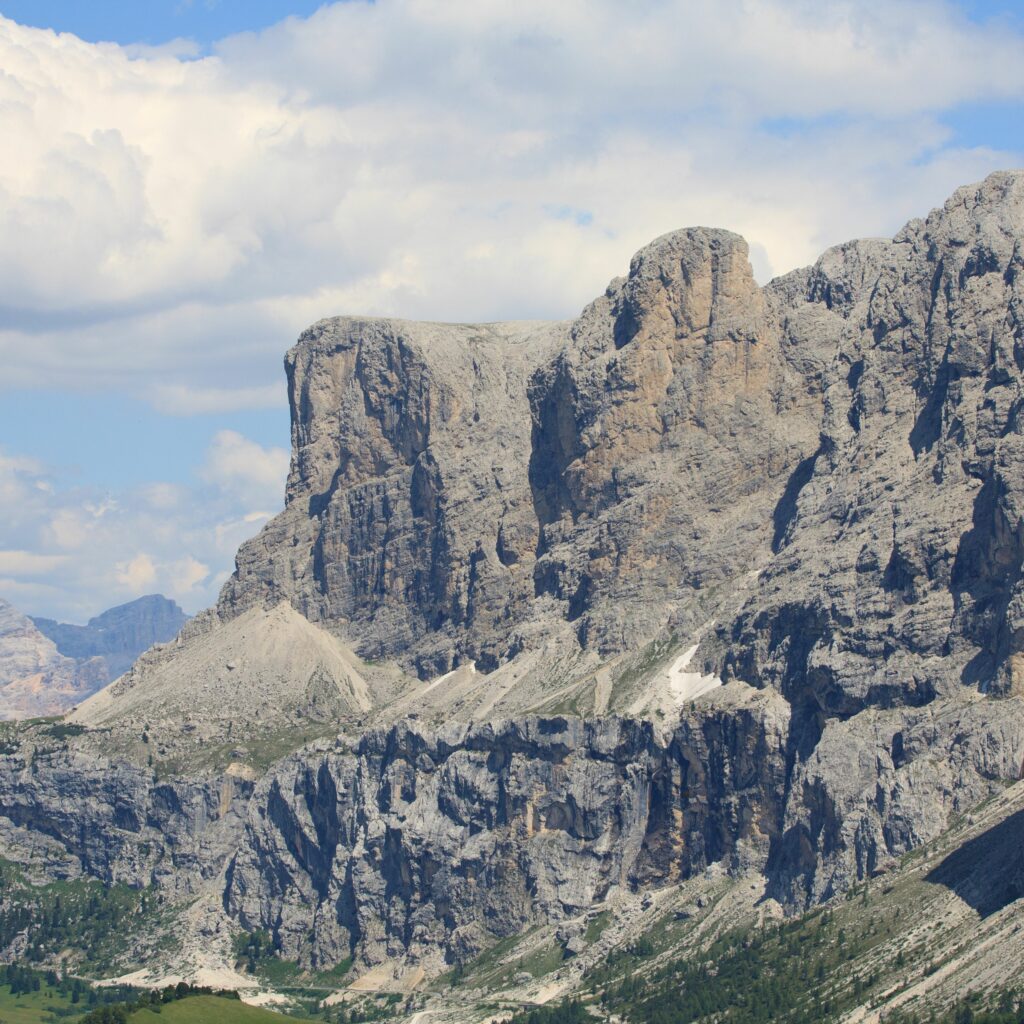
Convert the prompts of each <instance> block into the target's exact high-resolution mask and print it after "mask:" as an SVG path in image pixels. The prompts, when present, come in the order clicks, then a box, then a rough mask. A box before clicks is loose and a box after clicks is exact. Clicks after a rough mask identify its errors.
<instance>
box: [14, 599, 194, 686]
mask: <svg viewBox="0 0 1024 1024" xmlns="http://www.w3.org/2000/svg"><path fill="white" fill-rule="evenodd" d="M30 618H31V619H32V622H33V623H34V624H35V627H36V629H38V630H39V632H40V633H42V634H43V636H46V637H49V639H50V640H52V641H53V642H54V643H55V644H56V645H57V650H58V651H60V653H61V654H63V655H64V656H65V657H67V658H75V659H76V660H82V659H85V658H104V659H105V660H106V663H107V666H108V668H109V670H110V671H109V676H110V679H116V678H117V677H118V676H119V675H122V674H123V673H124V672H127V671H128V669H129V668H131V665H132V663H133V662H134V661H135V659H136V658H137V657H138V656H139V655H140V654H141V653H142V652H143V651H145V650H148V649H149V648H150V647H152V646H153V644H162V643H166V642H167V641H168V640H172V639H173V638H174V637H175V636H176V635H177V633H178V630H180V629H181V627H182V626H184V625H185V623H186V622H187V621H188V618H189V617H188V616H187V615H186V614H185V613H184V612H183V611H182V610H181V608H180V607H179V606H178V603H177V602H176V601H173V600H171V599H170V598H167V597H164V596H163V595H162V594H147V595H146V596H145V597H140V598H138V599H136V600H135V601H129V602H128V603H127V604H120V605H117V606H116V607H114V608H108V609H107V610H106V611H105V612H102V613H100V614H99V615H96V616H94V617H93V618H91V619H90V620H89V621H88V622H87V623H86V624H85V625H84V626H76V625H73V624H72V623H68V622H57V621H56V620H55V619H45V618H41V617H38V616H35V615H33V616H30Z"/></svg>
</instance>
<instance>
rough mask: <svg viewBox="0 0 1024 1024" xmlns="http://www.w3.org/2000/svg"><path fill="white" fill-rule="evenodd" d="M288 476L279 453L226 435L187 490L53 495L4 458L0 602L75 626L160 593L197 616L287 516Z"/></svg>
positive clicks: (28, 466) (51, 486)
mask: <svg viewBox="0 0 1024 1024" xmlns="http://www.w3.org/2000/svg"><path fill="white" fill-rule="evenodd" d="M287 470H288V453H287V452H285V451H284V450H283V449H281V448H272V447H271V448H264V447H262V446H260V445H258V444H255V443H254V442H252V441H250V440H248V439H247V438H245V437H242V436H241V435H240V434H237V433H235V432H233V431H222V432H220V433H219V434H217V435H216V437H215V438H214V439H213V441H212V443H211V444H210V446H209V448H208V450H207V452H206V453H205V460H204V462H203V464H202V466H201V468H200V470H199V472H198V473H197V474H196V478H195V480H194V481H192V482H191V483H190V484H188V485H181V484H172V483H153V484H147V485H145V486H139V487H133V488H128V489H125V490H124V491H122V492H120V493H117V494H110V493H97V492H96V491H95V490H94V489H93V488H90V487H87V486H78V487H60V486H57V485H56V483H55V480H54V477H53V475H52V471H51V470H49V469H48V468H47V467H46V466H43V465H41V464H39V463H38V462H35V461H33V460H27V459H20V458H11V457H10V456H8V455H6V454H5V453H4V451H3V450H2V449H0V508H2V509H3V515H4V523H3V527H2V530H0V594H2V595H3V596H4V597H5V598H7V599H8V600H10V601H12V602H13V603H14V604H16V605H17V606H18V607H20V608H23V609H25V610H27V611H29V612H32V613H34V614H41V613H43V612H45V613H46V614H48V615H53V616H55V617H59V618H63V619H66V620H69V621H72V622H85V621H86V620H87V619H88V618H90V617H91V616H93V615H95V614H96V613H97V612H99V611H102V610H103V608H104V607H107V606H110V605H114V604H117V603H120V602H123V601H130V600H132V599H133V598H136V597H141V596H142V595H143V594H151V593H157V592H160V593H164V594H168V595H171V596H173V597H175V598H176V599H177V600H178V601H179V602H180V603H181V604H182V605H183V606H184V607H185V608H186V610H188V611H193V612H194V611H198V610H199V609H200V608H203V607H206V606H208V605H210V604H212V603H213V601H214V600H215V599H216V596H217V592H218V590H219V589H220V586H221V585H222V584H223V582H224V580H225V579H226V578H227V574H228V571H229V570H230V568H231V566H232V565H233V558H234V553H235V551H236V549H237V548H238V545H239V544H240V543H241V542H242V541H243V540H244V539H245V538H247V537H249V536H251V535H252V534H253V533H255V532H256V531H257V530H258V529H259V528H260V527H261V526H262V525H263V524H264V523H265V522H266V521H267V519H269V518H270V516H271V515H272V514H273V512H275V511H277V509H278V508H280V506H281V500H282V495H283V494H284V479H285V475H286V474H287Z"/></svg>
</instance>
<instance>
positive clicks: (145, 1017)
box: [130, 996, 296, 1024]
mask: <svg viewBox="0 0 1024 1024" xmlns="http://www.w3.org/2000/svg"><path fill="white" fill-rule="evenodd" d="M130 1019H131V1021H132V1024H282V1021H291V1020H295V1019H296V1018H295V1017H285V1016H282V1014H280V1013H274V1012H273V1010H263V1009H260V1007H258V1006H247V1005H246V1004H245V1003H240V1002H239V1001H238V1000H237V999H222V998H220V997H219V996H190V997H189V998H187V999H180V1000H178V1001H177V1002H174V1003H167V1004H166V1005H164V1006H162V1007H161V1008H160V1012H159V1013H154V1012H153V1011H152V1010H137V1011H136V1012H135V1013H133V1014H132V1016H131V1018H130Z"/></svg>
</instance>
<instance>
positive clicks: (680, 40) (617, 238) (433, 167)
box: [0, 0, 1024, 414]
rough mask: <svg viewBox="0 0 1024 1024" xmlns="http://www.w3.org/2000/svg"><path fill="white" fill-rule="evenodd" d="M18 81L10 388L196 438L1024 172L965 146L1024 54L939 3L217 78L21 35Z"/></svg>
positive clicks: (294, 28)
mask: <svg viewBox="0 0 1024 1024" xmlns="http://www.w3.org/2000/svg"><path fill="white" fill-rule="evenodd" d="M0 67H2V68H3V69H4V73H3V75H0V127H2V128H3V131H4V138H5V140H6V143H7V144H6V145H5V146H4V147H3V148H2V150H0V223H2V226H3V230H2V231H0V320H2V322H3V324H4V325H5V326H4V328H3V329H2V330H0V354H2V355H3V357H4V358H5V360H6V361H7V362H8V364H9V366H10V372H9V374H8V375H7V377H6V381H7V385H8V386H34V385H38V384H39V383H40V382H41V381H45V382H46V383H47V384H48V385H50V386H52V385H53V383H54V381H60V382H64V383H65V384H66V385H67V386H90V385H92V386H96V387H99V386H110V385H111V383H113V385H114V386H115V387H118V386H123V387H129V386H135V387H137V388H139V390H141V392H142V393H144V394H148V395H149V396H150V398H151V400H152V401H153V402H154V403H155V404H156V405H157V406H158V407H159V408H161V409H164V410H166V411H168V412H171V413H174V414H189V413H192V412H200V411H203V412H205V411H207V410H209V409H211V408H216V407H217V403H223V405H224V406H226V407H230V408H241V407H248V408H259V407H264V406H265V405H267V404H268V403H271V402H272V401H273V397H272V394H271V391H270V385H271V383H272V381H274V380H275V379H276V376H277V367H278V365H279V363H278V360H279V357H280V353H281V351H282V349H283V348H284V347H285V346H286V344H287V343H288V342H289V341H290V340H291V338H293V337H294V335H295V334H296V332H297V331H298V330H299V329H301V328H302V327H303V326H304V325H305V324H307V323H308V322H310V321H312V320H314V319H317V318H318V317H320V316H324V315H329V314H333V313H339V312H370V313H392V314H397V315H404V316H412V317H428V318H443V319H493V318H497V317H503V316H523V317H529V316H566V315H571V314H572V313H573V312H575V311H576V310H577V309H578V307H580V306H581V305H582V304H583V303H584V302H585V301H587V299H589V298H590V297H592V295H593V294H595V293H596V292H597V291H599V290H600V288H601V287H603V285H604V283H605V282H606V281H607V279H608V278H610V277H611V276H613V275H614V274H616V273H619V272H621V271H622V270H623V269H624V267H625V266H626V263H627V261H628V258H629V256H630V255H631V253H632V252H633V251H634V250H635V249H636V248H638V247H639V246H640V245H641V244H643V243H644V242H646V241H648V240H649V239H650V238H652V237H654V236H656V235H658V234H660V233H662V232H664V231H666V230H669V229H672V228H674V227H678V226H682V225H684V224H688V223H694V222H699V223H708V222H715V223H721V224H722V225H723V226H727V227H732V228H735V229H737V230H740V231H742V232H743V233H744V234H746V235H747V236H748V237H749V239H750V241H751V242H752V244H753V247H754V253H755V257H756V260H755V262H756V268H757V270H758V273H759V274H760V275H761V276H762V277H767V276H769V275H771V274H773V273H777V272H781V271H784V270H787V269H790V268H791V267H792V266H794V265H796V264H800V263H805V262H807V261H809V260H811V259H813V258H814V257H815V256H816V255H817V253H818V252H819V251H820V249H821V248H822V247H823V246H825V245H826V244H829V243H833V242H836V241H840V240H843V239H844V238H846V237H848V236H853V235H857V234H864V233H870V234H873V233H879V232H891V231H892V230H893V229H894V228H896V227H898V226H899V223H900V221H901V219H904V218H906V217H907V216H908V215H910V214H917V213H924V212H926V208H927V207H928V206H929V205H930V204H933V203H935V202H938V201H939V200H941V199H942V198H943V197H944V195H945V194H946V193H947V192H948V191H949V190H950V189H951V188H952V187H953V186H954V185H955V184H958V183H961V182H963V181H966V180H969V179H972V178H976V177H978V176H981V175H983V174H984V173H985V172H987V171H988V170H990V169H992V167H994V166H995V165H997V164H1001V163H1007V162H1010V161H1012V160H1014V159H1015V158H1016V154H1001V153H994V152H991V151H986V150H978V149H966V150H963V149H957V148H955V147H951V146H950V145H949V137H948V132H947V131H946V130H945V129H944V128H943V127H942V126H941V124H940V123H939V121H938V120H937V119H936V118H937V115H938V114H939V113H940V112H941V111H943V110H945V109H948V108H950V107H951V106H955V105H956V104H961V103H965V102H974V101H986V100H1000V99H1004V98H1016V97H1018V96H1019V95H1020V94H1021V92H1022V90H1024V41H1022V39H1021V37H1020V35H1018V34H1015V32H1013V31H1012V30H1010V29H1009V28H1008V27H1007V26H1002V25H998V24H988V25H978V24H973V23H970V22H968V21H967V20H966V19H965V18H963V16H962V15H960V14H958V13H957V12H956V10H955V9H954V8H953V7H952V6H950V5H948V4H945V3H943V2H940V0H908V2H904V3H900V4H890V3H887V2H883V0H858V2H856V3H854V2H852V0H818V2H814V3H811V2H809V0H699V2H693V0H650V2H647V3H644V4H633V5H622V4H621V3H616V2H614V0H587V2H583V0H566V2H564V3H560V4H556V5H552V4H550V3H542V2H540V0H524V2H522V3H517V4H514V5H509V4H501V3H496V2H483V3H481V2H479V0H472V2H471V0H444V2H441V0H381V2H379V3H372V4H371V3H363V2H346V3H338V4H332V5H326V6H325V7H323V8H321V9H320V11H318V12H317V13H316V14H315V15H313V16H312V17H310V18H308V19H299V18H291V19H288V20H287V21H285V22H283V23H281V24H280V25H277V26H275V27H273V28H270V29H267V30H266V31H263V32H261V33H251V34H243V35H241V36H236V37H233V38H230V39H227V40H224V41H222V42H221V43H220V44H219V45H218V46H217V47H215V50H214V53H213V54H212V55H210V56H207V57H204V58H202V59H195V58H194V55H193V54H189V53H182V52H180V50H179V49H177V48H175V47H171V48H164V49H159V50H146V49H139V48H122V47H117V46H113V45H110V44H101V45H93V44H88V43H85V42H82V41H80V40H78V39H76V38H75V37H73V36H70V35H57V34H54V33H52V32H48V31H43V30H37V29H29V28H24V27H21V26H19V25H17V24H15V23H13V22H11V21H5V20H0ZM794 125H795V126H796V127H795V128H794Z"/></svg>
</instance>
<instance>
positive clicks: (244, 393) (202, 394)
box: [151, 384, 287, 416]
mask: <svg viewBox="0 0 1024 1024" xmlns="http://www.w3.org/2000/svg"><path fill="white" fill-rule="evenodd" d="M151 401H152V403H153V406H154V408H156V409H157V410H158V411H159V412H163V413H167V414H168V415H169V416H192V415H194V414H196V413H228V412H238V411H239V410H242V409H277V408H280V407H281V406H283V405H286V404H287V400H286V397H285V390H284V388H283V387H282V386H281V385H279V384H269V385H267V386H266V387H257V388H196V387H186V386H185V385H183V384H158V385H157V386H156V387H155V388H154V389H153V392H152V398H151Z"/></svg>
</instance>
